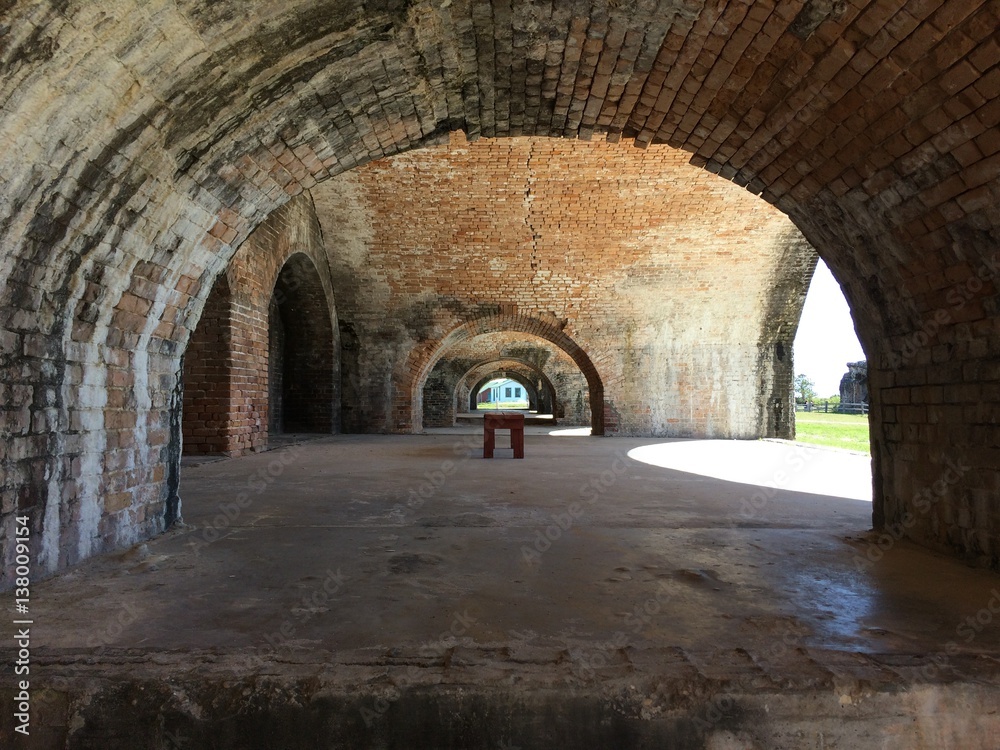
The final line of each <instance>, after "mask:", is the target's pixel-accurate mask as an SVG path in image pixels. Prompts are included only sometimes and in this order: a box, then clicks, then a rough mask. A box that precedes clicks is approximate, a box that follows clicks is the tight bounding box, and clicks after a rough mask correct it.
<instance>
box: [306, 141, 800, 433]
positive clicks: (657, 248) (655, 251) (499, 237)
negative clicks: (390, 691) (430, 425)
mask: <svg viewBox="0 0 1000 750" xmlns="http://www.w3.org/2000/svg"><path fill="white" fill-rule="evenodd" d="M687 158H688V157H687V156H686V155H685V154H683V153H681V152H677V151H674V150H672V149H670V148H668V147H664V146H652V147H650V148H648V149H646V150H645V151H642V150H637V149H635V148H633V147H632V146H631V144H626V143H619V144H612V143H606V142H601V141H594V142H591V143H580V142H577V143H572V142H560V141H543V140H538V139H529V138H517V139H506V140H498V141H487V140H481V141H478V142H476V143H474V144H469V143H466V142H465V141H464V139H463V138H462V137H461V136H456V137H454V138H453V139H452V143H451V144H450V146H449V147H447V148H445V147H441V148H437V149H428V150H424V151H421V152H419V153H413V154H408V155H405V156H397V157H393V158H391V159H387V160H385V161H380V162H374V163H372V164H370V165H368V166H365V167H361V168H359V169H357V170H354V171H353V172H351V173H349V174H345V175H342V176H340V177H338V178H336V179H334V180H331V181H329V182H327V183H324V184H323V185H321V186H319V187H317V188H316V190H315V195H316V201H317V207H318V211H319V214H320V219H321V221H322V222H323V225H324V230H325V234H326V236H327V237H328V240H329V246H330V248H331V252H332V266H333V269H334V274H335V286H336V289H337V296H338V302H339V305H340V313H341V316H342V318H343V320H344V321H346V322H348V323H349V324H350V325H351V326H352V330H353V331H354V332H355V335H357V337H358V346H359V347H360V352H361V353H360V355H359V356H358V357H357V361H356V362H352V364H351V367H353V368H356V370H357V372H358V375H357V382H358V383H359V384H362V385H361V387H362V388H366V390H365V391H364V392H363V393H362V394H359V397H358V399H357V400H358V401H359V402H360V403H362V404H364V405H365V406H364V407H363V408H365V409H366V410H367V411H366V412H364V413H363V414H360V415H357V418H356V421H355V423H354V424H353V425H352V428H353V429H362V430H363V429H367V430H390V431H393V430H407V429H409V428H410V427H411V426H413V425H411V423H410V421H409V418H408V410H407V405H406V402H407V401H408V400H409V399H411V398H414V396H413V395H412V394H411V393H410V392H409V390H410V389H411V388H412V387H413V383H412V382H411V381H410V380H409V379H408V378H407V372H406V370H407V369H408V365H405V366H404V364H403V363H405V362H407V361H408V360H409V359H411V358H412V354H411V352H412V351H413V350H414V349H415V348H416V349H421V348H422V347H430V352H429V353H428V354H427V355H426V357H428V358H433V357H435V356H440V355H441V352H434V351H433V346H432V344H433V343H434V342H436V341H439V340H441V339H443V338H444V337H445V336H447V335H448V333H449V331H451V330H453V329H455V328H456V327H458V326H461V325H463V324H465V323H467V322H468V321H470V320H473V319H475V318H477V317H478V316H480V315H481V314H483V313H484V312H487V311H490V310H503V309H505V308H506V309H511V310H514V309H516V311H517V314H518V315H520V316H523V317H527V318H532V319H538V320H546V321H553V322H554V325H555V326H556V327H557V328H558V329H559V330H560V331H562V332H563V333H564V334H565V335H567V336H569V337H570V338H571V339H573V341H575V342H576V344H578V345H579V346H580V347H581V348H582V349H583V350H584V351H585V352H586V353H587V354H588V356H589V357H590V358H591V359H592V360H594V361H595V362H599V365H598V367H597V372H598V374H599V376H600V377H601V379H602V380H603V382H604V385H605V389H606V391H605V399H606V400H607V401H608V403H609V406H610V408H611V409H612V410H613V412H614V413H615V414H616V415H617V418H618V421H619V424H618V425H617V429H618V431H619V432H620V433H621V434H645V435H678V436H679V435H690V436H702V437H707V436H713V437H756V436H760V435H779V436H781V435H788V434H790V432H791V427H790V425H791V416H790V412H791V403H790V396H789V394H790V383H791V377H792V368H791V345H792V340H793V338H794V334H795V328H796V325H797V321H798V315H799V313H800V310H801V304H802V300H803V297H804V293H805V289H806V286H807V284H808V279H809V276H810V274H811V272H812V268H813V264H814V262H815V255H814V253H813V251H812V250H811V249H810V248H809V247H808V245H807V244H806V243H805V241H804V240H803V239H802V238H801V236H800V235H799V234H798V232H797V230H795V228H794V227H793V226H792V225H791V223H790V222H789V221H788V220H787V219H786V218H785V217H784V216H783V215H782V214H780V213H779V212H777V211H775V210H774V209H773V208H772V207H770V206H768V205H767V204H766V203H763V202H761V201H759V200H757V199H754V198H753V197H752V196H750V195H748V194H747V193H746V192H745V191H742V190H740V189H739V188H737V187H734V186H733V185H732V184H731V183H728V182H726V181H724V180H720V179H717V178H715V177H713V176H712V175H709V174H706V173H705V172H704V171H701V170H697V169H694V168H692V167H690V166H689V165H688V164H687V163H686V162H687ZM734 278H739V293H738V294H734V293H733V292H734V289H733V279H734ZM776 352H780V353H781V356H779V355H778V354H776ZM428 361H429V359H424V360H422V361H419V360H418V361H417V363H416V367H417V370H418V371H419V370H420V369H421V368H422V367H423V366H425V365H426V363H427V362H428ZM364 384H367V386H365V385H364ZM419 387H421V388H422V387H423V384H419ZM390 391H391V392H392V393H393V398H394V400H393V401H392V402H390V401H389V400H388V399H387V393H389V392H390ZM415 398H419V394H417V396H416V397H415ZM776 401H777V403H775V402H776ZM401 402H402V403H401ZM400 414H401V415H402V417H401V418H400V416H399V415H400Z"/></svg>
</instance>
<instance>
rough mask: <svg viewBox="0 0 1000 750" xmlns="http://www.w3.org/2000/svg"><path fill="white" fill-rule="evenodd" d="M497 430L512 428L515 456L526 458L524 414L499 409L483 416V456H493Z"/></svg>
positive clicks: (512, 446) (511, 434)
mask: <svg viewBox="0 0 1000 750" xmlns="http://www.w3.org/2000/svg"><path fill="white" fill-rule="evenodd" d="M497 430H510V447H511V448H513V449H514V458H524V415H523V414H511V413H509V412H502V411H499V412H495V413H493V414H486V415H484V416H483V458H493V448H494V447H495V446H496V431H497Z"/></svg>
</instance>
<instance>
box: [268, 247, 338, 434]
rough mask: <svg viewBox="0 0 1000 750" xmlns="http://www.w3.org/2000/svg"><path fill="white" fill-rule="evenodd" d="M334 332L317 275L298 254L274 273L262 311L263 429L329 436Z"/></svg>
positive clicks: (331, 408) (333, 391)
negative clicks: (264, 337) (265, 388)
mask: <svg viewBox="0 0 1000 750" xmlns="http://www.w3.org/2000/svg"><path fill="white" fill-rule="evenodd" d="M334 342H335V338H334V332H333V324H332V321H331V314H330V304H329V301H328V300H327V298H326V293H325V291H324V290H323V285H322V282H321V281H320V277H319V273H318V272H317V270H316V266H315V265H314V264H313V262H312V260H310V258H309V257H308V256H307V255H305V254H303V253H296V254H294V255H292V256H291V257H290V258H289V259H288V261H287V262H286V263H285V265H284V267H283V268H282V269H281V272H280V273H279V274H278V278H277V281H276V282H275V285H274V292H273V293H272V295H271V301H270V304H269V306H268V368H267V372H268V401H269V409H268V430H269V432H270V433H271V434H272V435H279V434H282V433H329V432H333V429H334V425H335V421H334V416H335V414H334V409H335V404H334V396H335V393H336V388H335V383H334V375H335V371H336V369H335V365H334V355H335V352H334Z"/></svg>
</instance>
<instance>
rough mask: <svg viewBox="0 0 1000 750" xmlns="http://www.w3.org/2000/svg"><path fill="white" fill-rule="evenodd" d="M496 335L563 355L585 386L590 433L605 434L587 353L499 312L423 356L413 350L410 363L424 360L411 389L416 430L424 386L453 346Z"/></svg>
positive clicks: (600, 394) (599, 386) (597, 380)
mask: <svg viewBox="0 0 1000 750" xmlns="http://www.w3.org/2000/svg"><path fill="white" fill-rule="evenodd" d="M495 333H515V334H518V336H519V337H522V338H524V339H528V340H530V339H542V340H543V341H546V342H548V343H550V344H554V345H555V347H557V348H558V349H559V350H560V351H561V352H562V353H563V354H565V355H566V356H567V357H568V358H569V359H570V360H571V361H572V362H573V363H574V365H575V368H576V369H577V370H578V372H579V374H580V375H582V377H583V380H584V381H585V382H586V384H587V397H588V398H587V401H588V402H589V403H588V407H589V409H588V410H589V413H590V423H591V430H592V434H593V435H603V434H604V427H605V414H606V405H605V403H604V384H603V382H602V380H601V377H600V375H599V374H598V372H597V368H596V367H595V366H594V364H593V362H592V361H591V360H590V357H588V356H587V354H586V352H584V351H583V349H582V348H581V347H580V346H579V345H578V344H577V343H576V342H574V341H573V340H572V339H571V338H570V337H569V336H567V335H566V334H565V333H564V332H563V331H562V330H559V329H556V328H553V327H552V326H551V325H549V324H547V323H545V322H543V321H540V320H537V319H533V318H529V317H527V316H521V315H517V314H516V313H505V312H502V311H501V312H498V313H497V314H494V315H488V316H484V317H482V318H478V319H476V320H473V321H471V322H469V323H466V324H464V325H461V326H459V327H457V328H455V329H454V330H452V331H451V333H449V334H448V335H447V336H445V337H444V338H443V339H441V341H440V342H439V343H438V344H437V345H436V346H433V348H431V349H430V350H429V351H427V350H426V349H425V350H424V352H423V353H422V352H420V351H417V350H415V351H414V352H413V353H411V356H410V360H411V362H412V360H413V359H414V358H415V357H419V356H421V355H422V356H424V357H425V361H424V363H423V365H422V367H420V374H419V375H417V377H416V378H414V381H413V383H414V384H413V386H412V388H411V389H410V398H411V402H410V403H411V407H410V408H411V415H412V417H411V418H412V420H413V424H414V426H415V427H422V425H423V419H422V417H423V412H424V390H425V387H426V385H427V383H428V382H429V379H430V378H431V377H432V376H434V377H437V374H438V373H440V372H441V363H442V360H446V358H447V356H448V353H449V351H450V350H451V349H452V347H458V346H461V345H462V344H463V343H464V342H466V341H468V340H469V339H475V338H477V337H480V336H485V335H489V334H495ZM450 403H451V404H454V399H453V397H452V398H450Z"/></svg>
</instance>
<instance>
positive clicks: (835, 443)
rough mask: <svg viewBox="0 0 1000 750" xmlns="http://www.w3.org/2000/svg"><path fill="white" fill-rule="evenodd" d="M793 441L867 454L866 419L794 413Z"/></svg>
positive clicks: (857, 415)
mask: <svg viewBox="0 0 1000 750" xmlns="http://www.w3.org/2000/svg"><path fill="white" fill-rule="evenodd" d="M795 439H796V440H798V441H799V442H800V443H809V444H811V445H825V446H828V447H831V448H846V449H847V450H852V451H860V452H861V453H869V451H870V449H871V447H870V444H869V442H868V417H866V416H862V415H860V414H823V413H822V412H805V411H800V412H796V413H795Z"/></svg>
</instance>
